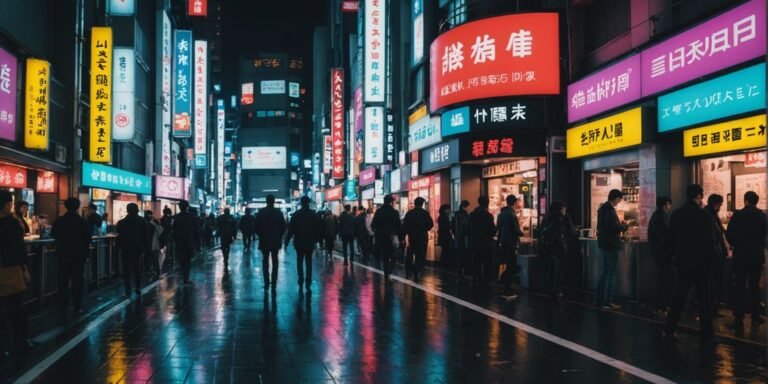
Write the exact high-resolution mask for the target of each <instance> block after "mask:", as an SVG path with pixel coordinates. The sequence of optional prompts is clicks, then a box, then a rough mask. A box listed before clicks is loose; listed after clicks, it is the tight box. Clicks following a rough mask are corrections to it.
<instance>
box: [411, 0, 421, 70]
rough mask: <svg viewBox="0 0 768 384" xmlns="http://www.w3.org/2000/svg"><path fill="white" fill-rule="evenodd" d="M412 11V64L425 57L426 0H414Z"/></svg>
mask: <svg viewBox="0 0 768 384" xmlns="http://www.w3.org/2000/svg"><path fill="white" fill-rule="evenodd" d="M411 4H413V12H412V13H411V19H412V20H413V24H412V34H413V53H412V56H413V60H412V64H414V65H415V64H418V63H419V62H420V61H421V59H423V58H424V0H414V1H413V2H412V3H411Z"/></svg>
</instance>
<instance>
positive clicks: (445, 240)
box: [437, 204, 454, 265]
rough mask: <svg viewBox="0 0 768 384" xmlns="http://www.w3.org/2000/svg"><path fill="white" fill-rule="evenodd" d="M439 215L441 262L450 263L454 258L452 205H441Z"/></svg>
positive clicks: (438, 243)
mask: <svg viewBox="0 0 768 384" xmlns="http://www.w3.org/2000/svg"><path fill="white" fill-rule="evenodd" d="M438 212H439V213H438V216H437V245H439V246H440V262H441V263H442V264H443V265H450V263H451V262H453V259H454V252H453V235H452V234H451V206H450V205H448V204H443V205H441V206H440V210H439V211H438Z"/></svg>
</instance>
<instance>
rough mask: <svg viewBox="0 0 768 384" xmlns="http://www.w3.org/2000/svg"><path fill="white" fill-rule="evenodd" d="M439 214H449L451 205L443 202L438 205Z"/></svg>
mask: <svg viewBox="0 0 768 384" xmlns="http://www.w3.org/2000/svg"><path fill="white" fill-rule="evenodd" d="M440 214H441V215H450V214H451V206H450V205H448V204H443V205H441V206H440Z"/></svg>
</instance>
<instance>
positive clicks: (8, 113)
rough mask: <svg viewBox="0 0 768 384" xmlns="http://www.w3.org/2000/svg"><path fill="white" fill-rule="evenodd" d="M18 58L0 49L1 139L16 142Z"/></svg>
mask: <svg viewBox="0 0 768 384" xmlns="http://www.w3.org/2000/svg"><path fill="white" fill-rule="evenodd" d="M17 71H18V62H17V61H16V56H14V55H11V54H10V53H9V52H8V51H6V50H4V49H2V48H0V139H5V140H10V141H16V87H17V84H16V83H17V81H16V76H18V72H17Z"/></svg>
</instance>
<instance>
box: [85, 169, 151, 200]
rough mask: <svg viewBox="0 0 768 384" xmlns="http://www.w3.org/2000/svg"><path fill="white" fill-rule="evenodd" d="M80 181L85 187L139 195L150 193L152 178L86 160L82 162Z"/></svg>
mask: <svg viewBox="0 0 768 384" xmlns="http://www.w3.org/2000/svg"><path fill="white" fill-rule="evenodd" d="M82 183H83V186H86V187H96V188H103V189H109V190H112V191H120V192H128V193H136V194H141V195H151V194H152V179H151V178H150V177H149V176H144V175H140V174H138V173H133V172H128V171H124V170H122V169H119V168H115V167H110V166H106V165H103V164H95V163H90V162H87V161H84V162H83V180H82Z"/></svg>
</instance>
